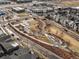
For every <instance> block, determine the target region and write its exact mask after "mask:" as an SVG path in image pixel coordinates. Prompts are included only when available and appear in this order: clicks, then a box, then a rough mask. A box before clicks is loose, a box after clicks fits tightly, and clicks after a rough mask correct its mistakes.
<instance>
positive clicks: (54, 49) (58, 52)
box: [9, 23, 76, 59]
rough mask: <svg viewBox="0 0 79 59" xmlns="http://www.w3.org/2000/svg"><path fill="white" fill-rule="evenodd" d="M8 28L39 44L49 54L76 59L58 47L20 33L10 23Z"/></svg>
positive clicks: (65, 58)
mask: <svg viewBox="0 0 79 59" xmlns="http://www.w3.org/2000/svg"><path fill="white" fill-rule="evenodd" d="M9 26H10V27H11V28H13V29H14V30H15V31H16V32H18V33H19V34H21V35H23V36H25V37H27V38H28V39H30V40H31V41H33V42H35V43H37V44H39V45H40V46H42V47H44V48H46V49H48V50H50V51H51V52H53V53H55V54H56V55H58V56H60V57H62V58H63V59H76V58H75V56H74V55H73V54H72V53H70V52H67V51H65V50H63V49H61V48H58V47H54V46H52V44H49V43H46V42H43V41H41V40H38V39H36V38H34V37H33V36H30V35H28V34H27V33H23V32H22V31H19V30H18V29H17V28H16V27H14V26H13V25H12V24H11V23H9Z"/></svg>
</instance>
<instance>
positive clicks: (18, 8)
mask: <svg viewBox="0 0 79 59" xmlns="http://www.w3.org/2000/svg"><path fill="white" fill-rule="evenodd" d="M13 9H14V10H16V11H18V10H24V8H21V7H13Z"/></svg>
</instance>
